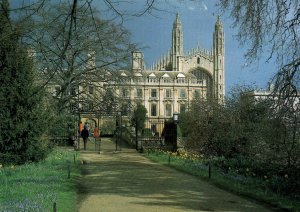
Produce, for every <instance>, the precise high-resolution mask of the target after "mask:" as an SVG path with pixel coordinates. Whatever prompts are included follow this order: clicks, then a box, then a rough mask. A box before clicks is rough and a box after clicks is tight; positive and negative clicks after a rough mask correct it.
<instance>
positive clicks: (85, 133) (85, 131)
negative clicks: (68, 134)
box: [81, 125, 90, 150]
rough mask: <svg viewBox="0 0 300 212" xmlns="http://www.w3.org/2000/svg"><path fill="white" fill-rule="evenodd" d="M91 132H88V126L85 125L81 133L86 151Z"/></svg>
mask: <svg viewBox="0 0 300 212" xmlns="http://www.w3.org/2000/svg"><path fill="white" fill-rule="evenodd" d="M89 134H90V133H89V130H88V126H87V125H84V128H83V130H82V131H81V137H82V138H83V145H84V150H86V143H87V140H88V138H89Z"/></svg>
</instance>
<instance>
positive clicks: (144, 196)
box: [77, 139, 271, 212]
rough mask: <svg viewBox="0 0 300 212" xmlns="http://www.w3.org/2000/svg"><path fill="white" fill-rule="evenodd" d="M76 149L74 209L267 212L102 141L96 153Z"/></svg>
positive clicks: (232, 195) (190, 177)
mask: <svg viewBox="0 0 300 212" xmlns="http://www.w3.org/2000/svg"><path fill="white" fill-rule="evenodd" d="M92 150H94V145H93V144H90V145H89V146H88V150H87V151H81V160H82V165H81V172H82V175H81V177H80V178H79V179H78V186H79V199H78V205H77V209H78V210H77V211H83V212H88V211H97V212H98V211H104V212H109V211H122V212H125V211H128V212H129V211H130V212H134V211H143V212H146V211H164V212H165V211H166V212H167V211H170V212H171V211H172V212H173V211H174V212H176V211H243V212H244V211H245V212H246V211H255V212H256V211H271V210H270V209H268V208H266V207H265V206H262V205H259V204H257V203H254V202H251V201H249V200H247V199H243V198H241V197H239V196H236V195H234V194H232V193H229V192H226V191H224V190H221V189H219V188H216V187H215V186H213V185H210V184H208V183H207V182H205V181H202V180H200V179H198V178H196V177H194V176H191V175H188V174H185V173H182V172H179V171H177V170H174V169H172V168H170V167H167V166H163V165H160V164H157V163H153V162H151V161H150V160H148V159H147V158H145V157H143V156H142V155H141V154H139V153H137V152H136V151H135V150H132V149H127V148H122V151H121V152H115V151H114V150H115V144H114V143H113V142H112V141H111V140H109V139H102V145H101V153H100V154H99V153H97V152H95V151H92Z"/></svg>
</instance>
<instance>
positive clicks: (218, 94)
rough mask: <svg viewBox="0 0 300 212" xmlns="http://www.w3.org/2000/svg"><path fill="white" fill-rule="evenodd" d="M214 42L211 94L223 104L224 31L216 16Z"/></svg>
mask: <svg viewBox="0 0 300 212" xmlns="http://www.w3.org/2000/svg"><path fill="white" fill-rule="evenodd" d="M213 37H214V41H213V53H214V74H213V75H214V76H213V77H214V83H213V84H214V87H213V94H214V98H215V99H216V100H218V102H219V103H223V102H224V97H225V74H224V73H225V70H224V68H225V66H224V61H225V42H224V30H223V25H222V23H221V20H220V16H218V18H217V21H216V24H215V31H214V35H213Z"/></svg>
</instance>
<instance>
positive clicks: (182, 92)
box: [121, 88, 204, 98]
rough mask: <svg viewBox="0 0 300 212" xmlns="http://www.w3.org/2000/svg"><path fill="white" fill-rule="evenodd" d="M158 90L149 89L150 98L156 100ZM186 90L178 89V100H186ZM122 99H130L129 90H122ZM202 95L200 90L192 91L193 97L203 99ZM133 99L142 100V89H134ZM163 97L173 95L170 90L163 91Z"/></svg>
mask: <svg viewBox="0 0 300 212" xmlns="http://www.w3.org/2000/svg"><path fill="white" fill-rule="evenodd" d="M157 90H158V89H155V88H154V89H151V91H150V97H151V98H157V97H158V91H157ZM186 93H187V92H186V89H179V98H186V97H187V95H186ZM121 95H122V97H125V98H129V97H130V90H129V89H126V88H124V89H122V93H121ZM203 96H204V94H203V92H201V90H200V89H195V90H194V97H198V98H200V97H203ZM135 97H138V98H142V97H143V89H142V88H136V89H135ZM164 97H165V98H172V97H173V95H172V89H165V90H164Z"/></svg>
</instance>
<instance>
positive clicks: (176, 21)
mask: <svg viewBox="0 0 300 212" xmlns="http://www.w3.org/2000/svg"><path fill="white" fill-rule="evenodd" d="M180 25H181V22H180V19H179V13H178V12H177V13H176V19H175V21H174V27H177V26H180Z"/></svg>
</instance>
